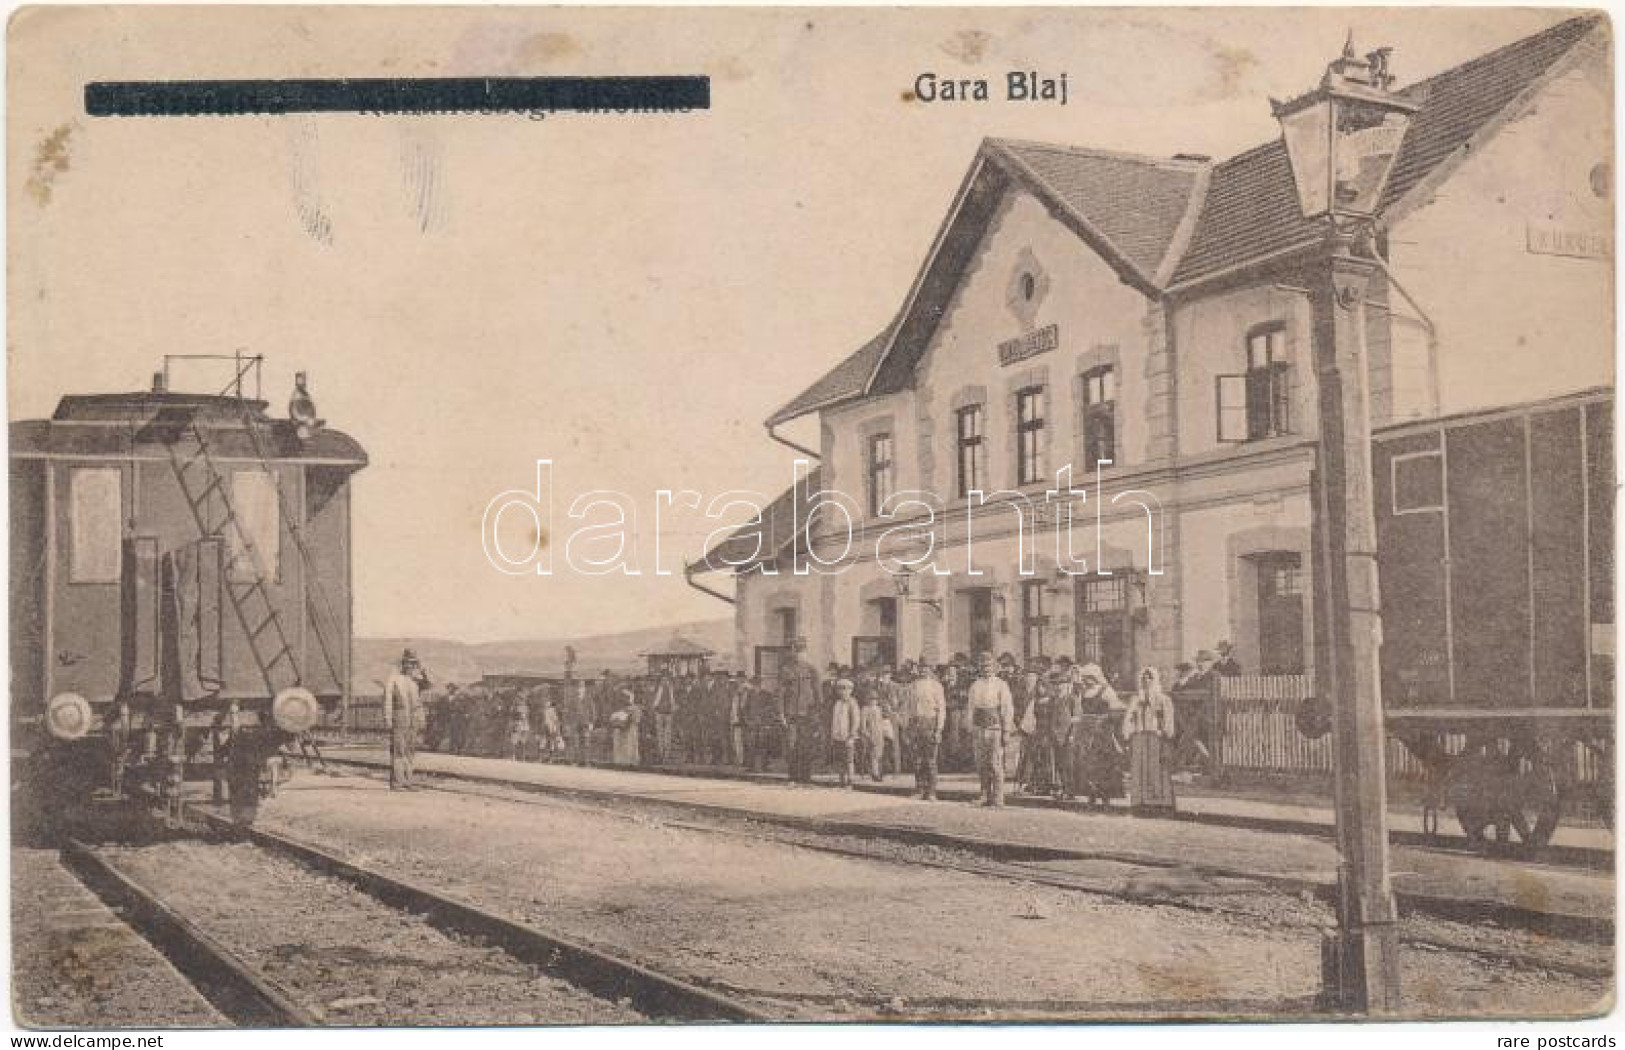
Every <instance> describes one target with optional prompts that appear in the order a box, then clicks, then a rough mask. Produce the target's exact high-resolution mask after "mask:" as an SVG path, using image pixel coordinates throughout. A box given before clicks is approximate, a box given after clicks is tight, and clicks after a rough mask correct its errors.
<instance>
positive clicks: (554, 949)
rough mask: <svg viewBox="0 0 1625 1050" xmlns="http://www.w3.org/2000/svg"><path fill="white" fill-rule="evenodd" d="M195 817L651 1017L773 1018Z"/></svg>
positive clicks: (341, 861)
mask: <svg viewBox="0 0 1625 1050" xmlns="http://www.w3.org/2000/svg"><path fill="white" fill-rule="evenodd" d="M190 812H191V813H192V814H193V815H194V816H196V817H199V818H201V819H202V820H203V821H204V822H206V823H208V824H210V825H212V826H213V827H215V828H218V829H220V830H222V831H226V832H228V833H231V834H238V835H243V836H245V837H246V838H247V839H248V840H249V841H251V842H253V843H254V844H255V845H258V846H263V847H265V848H267V849H271V850H274V851H276V852H279V853H282V854H284V855H286V856H289V857H292V858H294V859H295V860H297V861H299V862H300V863H302V864H305V865H306V866H308V867H310V868H313V869H315V870H316V871H319V872H322V873H324V874H327V875H332V876H334V877H336V878H340V879H343V880H344V881H345V882H348V883H350V884H351V885H353V886H355V887H356V888H358V889H360V890H361V891H362V892H364V893H367V894H368V895H370V896H372V897H374V898H376V899H378V900H380V901H382V902H383V903H384V904H387V905H389V906H390V907H393V908H400V909H403V910H406V911H411V912H414V913H416V914H421V915H425V916H427V917H428V918H429V920H430V921H431V922H432V923H434V924H435V925H437V926H440V927H442V928H446V929H450V930H454V931H456V932H459V933H462V934H465V935H468V936H473V937H478V938H481V939H483V940H486V941H488V942H490V943H492V944H495V945H496V946H498V947H500V948H502V949H503V950H504V951H506V952H508V953H509V954H510V955H512V956H513V957H514V958H516V959H519V960H520V961H522V962H526V963H530V964H532V965H534V966H538V967H542V968H545V969H547V970H549V971H551V972H554V973H557V974H559V976H561V977H562V978H564V979H565V980H567V981H569V982H570V983H571V984H574V985H577V986H578V987H580V988H583V989H585V990H586V991H589V992H592V993H593V994H595V995H598V996H601V997H603V998H608V999H615V1000H625V1001H627V1002H629V1003H630V1005H631V1006H632V1008H633V1009H635V1010H637V1011H638V1012H640V1013H642V1014H645V1015H647V1016H649V1017H653V1018H657V1019H665V1020H672V1021H767V1020H769V1019H770V1018H769V1017H768V1016H767V1015H766V1014H763V1013H760V1012H758V1011H756V1010H754V1009H752V1008H751V1007H749V1006H746V1005H745V1004H743V1003H741V1002H738V1001H737V1000H735V999H732V998H729V997H727V996H725V995H720V994H718V993H716V992H712V991H709V990H707V989H704V988H701V987H699V986H698V985H695V984H690V983H689V982H687V981H684V980H682V979H680V978H677V977H672V976H669V975H667V974H663V973H660V972H658V971H655V970H651V969H649V968H648V967H645V966H642V965H640V964H638V963H635V962H632V961H630V960H628V959H622V958H620V957H618V956H615V955H612V954H610V953H608V952H604V951H601V950H599V949H597V948H592V947H589V946H587V945H585V944H582V943H580V942H579V941H575V940H571V939H569V938H567V937H563V936H561V935H559V934H556V933H551V932H548V931H545V930H541V929H538V928H536V927H534V926H529V925H526V924H524V923H520V922H515V921H513V920H512V919H507V918H503V917H502V916H500V915H494V914H492V913H491V912H488V911H485V910H483V909H481V908H478V907H475V906H474V905H472V904H468V903H465V902H463V901H459V900H455V899H453V898H451V897H447V896H444V895H442V894H439V893H436V892H435V891H433V890H430V889H427V888H425V887H422V886H418V885H415V884H413V883H410V882H407V881H405V880H403V879H397V878H394V877H393V876H390V875H385V874H383V873H382V872H380V871H377V870H374V869H372V868H368V867H365V866H363V865H360V864H357V863H355V862H354V861H350V860H346V859H345V858H343V857H340V856H338V855H336V854H333V853H329V852H328V851H326V850H324V849H322V848H320V847H318V846H313V845H311V844H309V843H305V842H300V841H298V840H296V839H292V838H289V837H287V836H285V835H279V834H277V833H275V832H271V831H266V830H263V829H261V828H244V827H242V826H241V825H238V824H235V823H233V822H232V821H230V820H227V819H226V818H224V817H222V816H220V815H219V814H216V813H211V812H209V811H208V810H205V809H201V808H198V807H193V808H192V809H191V810H190Z"/></svg>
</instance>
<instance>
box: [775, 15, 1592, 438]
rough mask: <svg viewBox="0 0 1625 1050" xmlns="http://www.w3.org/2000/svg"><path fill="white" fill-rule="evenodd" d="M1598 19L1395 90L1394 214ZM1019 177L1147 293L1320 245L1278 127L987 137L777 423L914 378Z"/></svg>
mask: <svg viewBox="0 0 1625 1050" xmlns="http://www.w3.org/2000/svg"><path fill="white" fill-rule="evenodd" d="M1603 32H1606V29H1605V23H1604V21H1603V19H1602V18H1601V16H1599V15H1595V14H1591V15H1584V16H1581V17H1577V18H1571V19H1569V20H1567V21H1564V22H1560V23H1558V24H1557V25H1555V26H1552V27H1551V28H1550V29H1547V30H1544V31H1543V32H1540V33H1536V34H1534V35H1533V36H1529V37H1525V38H1523V39H1522V40H1518V41H1515V42H1513V43H1511V44H1508V45H1507V46H1505V47H1502V48H1499V49H1497V50H1495V51H1491V52H1489V53H1488V54H1485V55H1482V56H1480V57H1478V58H1475V59H1473V60H1471V61H1469V62H1465V63H1463V64H1461V65H1459V66H1456V67H1454V68H1452V69H1449V70H1446V71H1444V72H1442V73H1439V74H1436V75H1435V76H1432V77H1429V78H1427V79H1426V80H1422V81H1419V82H1418V83H1416V84H1413V85H1411V86H1410V87H1408V88H1406V89H1404V90H1403V91H1401V92H1400V94H1401V95H1402V96H1406V97H1409V98H1411V99H1413V100H1417V101H1419V102H1421V109H1420V110H1419V111H1418V112H1417V113H1416V115H1415V117H1414V118H1413V120H1412V123H1411V126H1410V129H1409V130H1408V131H1407V132H1406V135H1405V141H1404V144H1403V146H1402V148H1401V151H1400V155H1399V158H1398V160H1397V161H1396V163H1395V166H1394V171H1393V174H1392V177H1391V178H1390V181H1389V185H1388V188H1387V191H1386V193H1385V196H1384V201H1383V206H1382V209H1381V212H1380V213H1379V220H1386V221H1393V220H1394V219H1396V218H1397V217H1398V216H1399V215H1401V214H1403V213H1404V212H1406V211H1408V210H1409V209H1410V208H1412V207H1415V206H1416V205H1417V204H1418V203H1420V202H1421V201H1423V200H1425V199H1426V196H1427V194H1428V193H1429V192H1430V191H1431V190H1432V188H1433V187H1435V186H1436V185H1437V184H1438V182H1439V181H1442V179H1443V178H1444V177H1446V176H1447V175H1448V174H1449V173H1450V172H1451V171H1453V170H1454V169H1455V167H1456V166H1457V165H1458V164H1459V163H1460V162H1461V161H1462V160H1464V159H1465V158H1466V157H1467V156H1469V155H1471V154H1472V153H1473V152H1474V151H1475V150H1476V149H1477V148H1478V147H1479V146H1480V145H1481V144H1482V143H1483V141H1484V140H1485V139H1487V138H1489V137H1490V136H1492V135H1493V134H1494V133H1495V132H1496V131H1498V130H1499V129H1500V128H1501V127H1502V126H1504V125H1505V124H1506V123H1507V122H1508V121H1509V120H1511V119H1512V118H1513V117H1515V116H1516V115H1517V114H1519V113H1520V112H1522V111H1523V110H1524V108H1525V106H1526V105H1527V104H1528V102H1529V101H1530V100H1531V99H1532V97H1533V96H1534V94H1535V93H1537V92H1538V91H1539V90H1540V88H1541V87H1543V86H1544V85H1545V83H1546V82H1547V81H1548V80H1549V79H1550V78H1551V77H1553V76H1554V75H1556V74H1557V73H1559V72H1561V71H1562V70H1563V69H1565V68H1567V65H1568V63H1567V62H1566V61H1565V60H1566V59H1568V58H1569V57H1570V56H1573V55H1575V54H1577V53H1578V52H1579V50H1580V45H1581V44H1582V43H1583V42H1584V41H1586V40H1588V39H1596V38H1598V37H1599V36H1600V35H1601V33H1603ZM1011 186H1020V187H1023V188H1025V189H1026V190H1028V191H1029V192H1031V193H1032V194H1033V195H1034V196H1035V197H1037V198H1038V199H1039V200H1040V201H1041V202H1042V203H1043V204H1044V205H1045V206H1046V207H1047V208H1048V209H1049V210H1050V212H1051V214H1053V215H1055V217H1056V218H1057V219H1058V220H1059V221H1060V222H1062V223H1063V224H1064V225H1066V226H1067V227H1068V228H1069V229H1071V230H1072V231H1073V232H1074V233H1076V234H1077V235H1078V236H1079V237H1080V238H1081V239H1082V240H1084V241H1085V242H1086V243H1087V244H1089V246H1090V247H1091V248H1093V249H1094V250H1095V251H1096V252H1097V253H1099V255H1100V256H1101V258H1103V259H1104V260H1105V261H1106V262H1107V263H1108V264H1109V265H1111V266H1112V267H1113V268H1114V269H1115V270H1116V271H1117V273H1118V276H1119V277H1120V278H1121V279H1122V280H1123V282H1124V283H1125V284H1128V285H1130V286H1132V287H1134V288H1137V289H1138V290H1140V291H1141V292H1142V293H1144V294H1145V295H1146V296H1147V297H1148V298H1156V297H1159V296H1162V295H1164V294H1166V293H1168V292H1170V291H1182V290H1187V289H1190V288H1193V287H1196V286H1198V285H1200V284H1202V283H1204V282H1206V281H1209V280H1212V279H1215V278H1217V277H1220V276H1222V275H1224V274H1227V273H1230V272H1233V271H1236V270H1240V269H1244V268H1246V267H1249V266H1254V265H1257V264H1260V263H1262V262H1264V261H1266V260H1268V259H1270V258H1272V257H1274V256H1276V255H1278V254H1281V253H1284V252H1290V251H1292V250H1294V249H1296V248H1302V247H1306V246H1308V245H1309V244H1311V243H1313V242H1314V239H1315V237H1316V226H1315V224H1314V223H1313V222H1311V221H1310V220H1306V219H1304V218H1303V216H1302V213H1301V212H1300V211H1299V208H1298V199H1297V191H1296V189H1295V187H1294V185H1293V181H1292V170H1291V167H1290V165H1289V163H1288V161H1287V155H1286V148H1285V146H1284V144H1283V143H1282V142H1281V140H1280V139H1279V138H1276V139H1274V140H1272V141H1270V142H1266V143H1264V144H1262V145H1260V146H1256V147H1254V148H1252V149H1249V150H1247V151H1245V152H1243V153H1241V154H1238V155H1237V156H1235V157H1232V158H1230V159H1228V160H1225V161H1222V162H1220V163H1218V164H1211V163H1208V162H1205V161H1203V160H1201V159H1199V158H1192V157H1187V156H1184V155H1181V156H1180V157H1175V158H1172V159H1167V158H1155V157H1146V156H1140V155H1135V154H1125V153H1112V152H1109V151H1104V150H1095V149H1084V148H1080V147H1074V146H1062V145H1051V144H1045V143H1036V142H1021V141H1014V140H1008V139H987V140H985V141H984V142H983V143H982V146H981V148H980V149H979V150H978V151H977V155H976V158H975V160H974V161H973V163H972V164H971V168H970V171H969V173H968V174H967V175H966V177H965V180H964V183H963V184H962V186H961V187H960V190H959V193H958V194H957V195H956V196H955V199H954V203H953V206H952V207H951V208H950V210H949V214H948V217H947V219H946V220H945V221H944V223H943V226H942V229H941V230H940V231H939V233H938V235H937V238H936V241H935V242H934V243H933V245H932V248H931V252H930V255H929V256H928V257H927V259H926V263H925V265H924V267H923V268H922V270H921V272H920V274H919V276H918V277H917V278H916V280H915V283H914V286H913V287H912V288H911V290H910V292H909V297H908V301H907V302H905V304H904V306H903V309H902V310H901V312H900V313H899V314H898V316H897V317H896V318H895V319H894V320H893V321H892V322H891V323H890V324H888V325H887V326H886V327H885V329H884V330H883V331H881V332H880V333H879V334H878V335H876V336H875V337H874V338H873V339H870V340H869V341H868V342H866V343H864V344H863V345H862V346H861V347H859V348H858V349H857V350H856V351H854V352H852V353H851V354H849V355H848V356H847V357H846V358H845V359H844V360H842V361H841V362H840V363H839V364H837V365H835V367H833V368H832V369H830V371H828V372H827V373H825V374H824V375H823V376H822V377H820V378H819V379H818V380H817V381H816V382H815V383H813V384H812V386H810V387H808V388H807V389H806V390H804V391H802V392H801V393H800V394H798V395H797V396H796V397H794V398H792V399H791V400H790V401H788V402H786V403H785V404H784V405H783V406H782V407H780V408H779V409H778V410H777V411H775V412H774V413H773V414H772V415H771V416H769V417H768V420H767V422H768V424H769V425H778V424H781V423H786V422H789V421H790V420H793V419H796V418H799V417H801V416H804V415H807V414H808V413H810V412H814V411H818V410H820V409H823V408H829V407H832V406H835V405H838V404H841V403H843V402H846V401H850V400H853V399H856V398H860V397H869V396H879V395H884V394H888V393H893V392H896V391H897V390H901V389H905V388H906V387H907V386H908V385H909V384H910V383H911V382H912V375H913V368H914V366H915V364H917V363H918V361H919V359H920V357H921V356H923V354H924V352H925V349H926V347H927V346H928V344H929V342H930V339H931V336H932V334H933V332H934V331H935V328H936V324H937V322H938V321H939V320H940V319H941V317H942V314H943V312H944V310H945V308H946V303H947V299H948V297H949V296H950V295H951V294H952V292H953V290H954V287H955V285H956V284H957V283H958V280H959V278H960V276H961V275H962V273H963V270H964V267H965V264H966V263H967V262H968V261H969V259H970V257H971V255H972V254H973V253H974V251H975V249H976V246H977V244H978V243H979V241H980V239H981V237H982V234H983V233H984V232H985V229H986V226H987V224H988V221H989V220H990V219H991V217H992V215H993V213H994V209H995V207H996V205H997V203H998V200H999V199H1000V198H1001V197H1002V196H1003V194H1004V192H1005V191H1006V190H1007V189H1008V188H1010V187H1011Z"/></svg>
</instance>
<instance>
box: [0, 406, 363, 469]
mask: <svg viewBox="0 0 1625 1050" xmlns="http://www.w3.org/2000/svg"><path fill="white" fill-rule="evenodd" d="M265 409H266V402H264V401H257V400H252V399H248V398H239V397H230V396H214V395H206V394H181V393H169V392H153V391H145V392H141V393H134V394H74V395H70V396H68V397H64V398H63V399H62V400H61V401H60V402H58V404H57V407H56V411H55V412H54V413H53V414H52V416H51V418H50V419H28V420H18V421H14V422H13V423H12V424H11V455H12V457H13V458H19V457H26V458H54V457H62V458H78V457H100V456H105V457H112V458H129V457H131V456H132V455H135V456H137V458H140V457H141V452H140V449H141V446H145V445H158V444H163V443H165V442H166V441H169V440H174V437H173V435H175V434H177V433H178V432H179V431H181V430H183V429H184V428H185V427H187V426H189V425H196V426H201V427H205V428H207V429H208V430H209V432H210V437H209V442H210V445H211V447H212V449H213V451H214V454H215V455H217V456H221V457H225V458H245V459H248V458H258V454H259V453H258V451H257V450H256V447H255V444H254V440H253V437H252V436H251V435H250V434H249V433H248V423H249V422H250V421H252V422H254V423H255V424H257V425H258V427H259V437H260V440H261V443H262V444H263V445H264V447H265V451H267V452H268V453H269V454H270V458H272V459H274V460H277V461H279V462H294V463H307V464H319V465H326V466H338V467H348V468H350V469H352V470H359V469H360V468H362V467H364V466H366V465H367V453H366V451H365V450H364V449H362V447H361V445H360V443H359V442H357V441H356V440H355V439H354V438H352V437H350V436H349V435H348V434H344V433H342V432H340V431H337V430H331V429H327V428H322V429H319V430H317V431H315V432H314V433H313V434H310V435H309V436H308V437H306V438H303V439H301V438H300V437H299V435H298V432H297V429H296V427H295V424H294V423H293V421H292V420H286V419H271V418H269V417H268V416H267V415H266V414H265Z"/></svg>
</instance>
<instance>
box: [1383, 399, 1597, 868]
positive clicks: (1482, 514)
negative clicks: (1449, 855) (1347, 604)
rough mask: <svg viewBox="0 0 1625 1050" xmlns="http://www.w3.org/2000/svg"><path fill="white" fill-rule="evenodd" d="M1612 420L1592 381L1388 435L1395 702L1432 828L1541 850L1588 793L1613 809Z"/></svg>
mask: <svg viewBox="0 0 1625 1050" xmlns="http://www.w3.org/2000/svg"><path fill="white" fill-rule="evenodd" d="M1613 429H1614V423H1613V392H1612V390H1595V391H1589V392H1586V393H1584V394H1580V395H1575V396H1571V397H1566V398H1562V399H1557V400H1552V401H1546V402H1540V403H1535V404H1527V405H1522V406H1518V407H1513V408H1507V409H1504V410H1500V411H1493V412H1477V413H1472V414H1469V415H1462V416H1454V417H1447V418H1443V419H1437V420H1430V421H1427V422H1419V423H1415V424H1407V425H1403V426H1397V427H1392V428H1387V429H1384V430H1383V431H1381V432H1379V433H1378V434H1377V435H1376V438H1375V441H1374V442H1373V448H1372V466H1373V482H1374V485H1373V497H1374V501H1375V504H1376V517H1377V550H1378V566H1379V573H1380V579H1381V596H1382V642H1383V644H1382V678H1383V702H1384V707H1385V710H1386V717H1387V722H1388V726H1389V729H1390V732H1391V733H1392V734H1393V735H1394V736H1395V737H1397V738H1398V739H1399V740H1400V741H1401V742H1402V743H1403V744H1404V746H1405V747H1406V748H1408V749H1409V750H1410V751H1411V752H1412V753H1413V754H1414V755H1415V756H1416V757H1417V758H1418V759H1419V760H1420V761H1421V762H1422V763H1423V764H1424V765H1425V766H1426V768H1427V770H1428V774H1429V792H1428V805H1427V816H1428V821H1429V825H1430V827H1431V828H1435V829H1436V828H1437V821H1438V814H1439V812H1440V811H1441V810H1443V809H1445V808H1451V807H1453V808H1454V810H1455V812H1456V815H1457V817H1458V818H1459V820H1460V822H1461V826H1462V829H1463V831H1464V832H1465V833H1466V834H1467V836H1468V838H1469V839H1472V840H1474V841H1477V842H1485V841H1487V840H1489V839H1491V837H1492V833H1493V839H1494V841H1496V842H1508V841H1511V840H1512V836H1513V835H1516V837H1517V840H1518V841H1520V842H1522V843H1523V844H1526V845H1529V846H1540V845H1544V844H1545V843H1546V842H1547V841H1549V840H1550V838H1551V835H1552V832H1553V831H1554V830H1555V829H1556V827H1557V825H1558V822H1559V820H1560V819H1561V816H1562V813H1563V810H1564V808H1565V807H1566V806H1567V805H1568V804H1570V803H1571V802H1572V801H1574V800H1575V798H1576V796H1577V795H1578V794H1579V793H1581V792H1582V790H1583V791H1585V792H1589V793H1590V794H1591V796H1592V797H1591V798H1590V799H1589V802H1590V803H1591V805H1592V806H1593V807H1594V808H1595V809H1596V810H1597V811H1599V812H1601V813H1602V814H1603V815H1604V816H1606V817H1608V818H1610V819H1611V817H1612V801H1613V756H1614V457H1613ZM1582 770H1584V771H1586V772H1588V773H1589V775H1585V776H1582ZM1582 784H1585V785H1587V786H1586V787H1584V788H1582Z"/></svg>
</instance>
